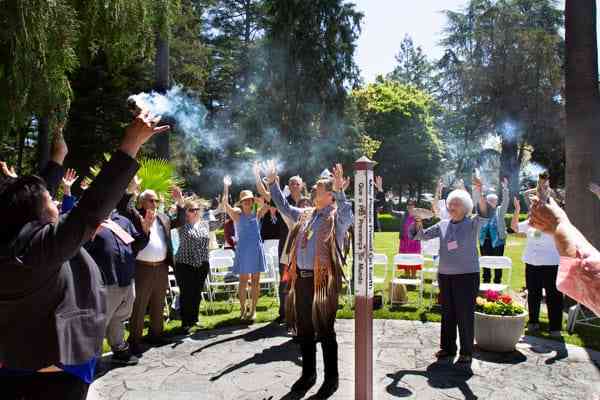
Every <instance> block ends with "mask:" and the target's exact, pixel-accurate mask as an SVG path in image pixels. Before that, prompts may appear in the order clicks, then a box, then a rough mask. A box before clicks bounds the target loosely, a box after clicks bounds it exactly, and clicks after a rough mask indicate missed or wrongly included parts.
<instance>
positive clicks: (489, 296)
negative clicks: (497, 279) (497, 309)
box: [485, 290, 500, 301]
mask: <svg viewBox="0 0 600 400" xmlns="http://www.w3.org/2000/svg"><path fill="white" fill-rule="evenodd" d="M485 298H486V300H488V301H498V299H499V298H500V293H498V292H495V291H493V290H487V291H486V292H485Z"/></svg>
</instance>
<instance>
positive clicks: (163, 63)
mask: <svg viewBox="0 0 600 400" xmlns="http://www.w3.org/2000/svg"><path fill="white" fill-rule="evenodd" d="M155 62H156V65H155V67H156V69H155V74H156V75H155V77H156V83H155V86H154V89H155V90H156V91H157V92H159V93H165V92H166V91H167V90H169V86H170V79H169V38H168V37H167V36H166V35H162V34H161V33H160V31H159V32H157V33H156V60H155ZM154 143H155V145H156V155H157V156H158V157H160V158H164V159H165V160H168V159H169V158H170V148H169V135H168V134H167V135H156V138H155V142H154Z"/></svg>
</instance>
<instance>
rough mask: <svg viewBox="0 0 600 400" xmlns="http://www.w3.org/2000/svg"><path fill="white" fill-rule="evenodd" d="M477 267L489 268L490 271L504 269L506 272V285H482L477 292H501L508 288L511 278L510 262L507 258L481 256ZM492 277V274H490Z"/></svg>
mask: <svg viewBox="0 0 600 400" xmlns="http://www.w3.org/2000/svg"><path fill="white" fill-rule="evenodd" d="M479 266H480V267H481V268H489V269H492V270H496V269H506V270H508V284H504V283H482V284H481V285H479V291H481V292H485V291H488V290H493V291H494V292H503V291H505V290H506V289H508V288H509V287H510V282H511V278H512V260H511V259H510V258H509V257H506V256H503V257H499V256H482V257H479ZM492 275H493V274H492Z"/></svg>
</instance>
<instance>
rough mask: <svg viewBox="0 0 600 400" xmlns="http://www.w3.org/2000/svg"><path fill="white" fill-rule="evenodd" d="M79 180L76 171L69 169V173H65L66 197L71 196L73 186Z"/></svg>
mask: <svg viewBox="0 0 600 400" xmlns="http://www.w3.org/2000/svg"><path fill="white" fill-rule="evenodd" d="M78 178H79V177H78V176H77V172H75V170H74V169H72V168H68V169H67V171H66V172H65V176H63V178H62V184H63V192H64V195H65V196H70V195H71V186H73V184H74V183H75V181H76V180H77V179H78Z"/></svg>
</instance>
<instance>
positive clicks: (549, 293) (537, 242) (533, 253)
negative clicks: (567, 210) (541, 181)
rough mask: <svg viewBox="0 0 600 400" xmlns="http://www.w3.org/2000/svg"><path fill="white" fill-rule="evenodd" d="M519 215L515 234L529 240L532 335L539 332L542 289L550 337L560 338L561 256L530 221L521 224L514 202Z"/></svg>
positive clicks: (527, 274) (526, 255)
mask: <svg viewBox="0 0 600 400" xmlns="http://www.w3.org/2000/svg"><path fill="white" fill-rule="evenodd" d="M514 205H515V212H514V214H513V218H512V222H511V228H512V230H513V231H515V233H517V234H519V235H521V236H526V237H527V244H526V246H525V251H524V252H523V262H524V263H525V285H526V286H527V292H528V295H527V303H528V306H529V326H528V328H529V331H530V332H534V331H537V330H539V328H540V324H539V317H540V303H541V301H542V288H543V289H545V290H546V305H547V306H548V319H549V320H550V334H551V335H552V336H560V331H561V328H562V316H563V295H562V293H561V292H559V291H558V289H557V288H556V275H557V274H558V264H559V263H560V255H559V254H558V250H557V249H556V246H555V244H554V238H553V237H552V236H551V235H548V234H546V233H543V232H541V231H539V230H537V229H535V228H533V227H531V226H530V225H529V220H526V221H523V222H519V214H520V212H521V205H520V202H519V199H518V198H515V199H514Z"/></svg>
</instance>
